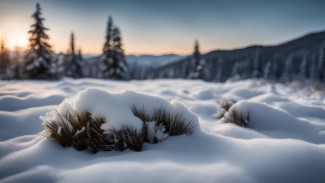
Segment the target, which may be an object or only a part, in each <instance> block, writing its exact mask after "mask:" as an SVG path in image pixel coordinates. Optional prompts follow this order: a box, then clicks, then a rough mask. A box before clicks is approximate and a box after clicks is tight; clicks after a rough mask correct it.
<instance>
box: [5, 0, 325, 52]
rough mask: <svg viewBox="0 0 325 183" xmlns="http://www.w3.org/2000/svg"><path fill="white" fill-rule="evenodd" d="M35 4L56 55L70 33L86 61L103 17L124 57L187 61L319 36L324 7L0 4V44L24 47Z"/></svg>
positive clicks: (96, 45) (175, 2) (50, 0)
mask: <svg viewBox="0 0 325 183" xmlns="http://www.w3.org/2000/svg"><path fill="white" fill-rule="evenodd" d="M36 2H39V3H40V5H41V9H42V16H43V18H45V22H44V25H45V26H46V27H47V28H49V29H50V30H49V31H48V32H47V33H48V35H49V37H50V40H49V43H50V44H51V45H52V49H53V51H55V52H67V50H68V48H69V40H70V34H71V32H72V31H73V32H74V34H75V41H76V46H77V47H78V48H81V49H82V52H83V53H86V54H100V53H101V52H102V47H103V44H104V41H105V40H104V38H105V31H106V25H107V20H108V17H109V15H111V16H112V18H113V22H114V25H116V26H117V27H119V28H120V30H121V33H122V39H123V40H122V41H123V45H124V46H123V47H124V49H125V52H126V54H155V55H159V54H168V53H175V54H183V55H186V54H190V53H191V52H192V51H193V49H194V48H193V46H194V41H195V40H196V39H197V40H199V43H200V49H201V52H203V53H206V52H209V51H212V50H217V49H234V48H241V47H246V46H249V45H254V44H263V45H273V44H278V43H281V42H285V41H288V40H291V39H294V38H297V37H299V36H302V35H305V34H307V33H310V32H317V31H323V30H325V19H324V17H325V0H268V1H266V0H195V1H190V0H163V1H160V0H159V1H158V0H116V1H112V0H89V1H88V0H38V1H36V0H0V38H2V39H4V40H5V43H6V45H7V47H9V48H10V49H13V48H14V47H15V46H21V47H24V46H27V44H28V37H29V35H28V30H29V29H30V25H31V24H33V22H34V20H33V18H32V17H31V15H32V14H33V12H34V11H35V4H36Z"/></svg>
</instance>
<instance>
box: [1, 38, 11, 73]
mask: <svg viewBox="0 0 325 183" xmlns="http://www.w3.org/2000/svg"><path fill="white" fill-rule="evenodd" d="M9 65H10V56H9V52H8V50H7V48H6V47H5V44H4V41H3V40H2V41H1V48H0V79H7V78H8V77H7V74H8V69H9Z"/></svg>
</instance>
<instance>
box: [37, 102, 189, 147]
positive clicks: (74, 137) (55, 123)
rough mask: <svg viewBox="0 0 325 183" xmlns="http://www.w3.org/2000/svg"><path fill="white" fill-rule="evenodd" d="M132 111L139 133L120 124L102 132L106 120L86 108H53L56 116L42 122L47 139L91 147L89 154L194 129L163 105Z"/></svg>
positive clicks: (75, 145) (162, 138)
mask: <svg viewBox="0 0 325 183" xmlns="http://www.w3.org/2000/svg"><path fill="white" fill-rule="evenodd" d="M132 111H133V113H134V115H135V116H137V117H138V118H140V119H141V120H142V122H143V126H142V129H141V131H140V132H139V131H137V130H136V129H134V128H133V127H130V126H122V128H121V129H118V130H117V129H110V130H109V131H107V132H106V133H104V130H103V129H102V128H101V126H102V124H104V123H105V119H104V118H103V117H93V116H92V114H91V113H90V112H88V111H86V112H82V113H79V112H76V111H68V112H65V113H64V114H60V113H59V112H58V111H56V115H57V118H56V119H50V120H49V121H44V123H43V125H44V127H45V131H46V132H47V133H48V134H50V138H52V139H54V140H55V141H57V142H58V143H60V144H61V145H62V146H63V147H68V146H72V147H74V148H75V149H77V150H79V151H82V150H90V151H91V152H92V153H96V152H98V151H100V150H102V151H112V150H118V151H124V150H125V149H130V150H133V151H141V150H142V146H143V143H145V142H147V143H158V142H161V141H162V140H164V139H166V138H167V137H168V136H176V135H182V134H190V133H192V132H193V130H194V128H195V125H193V124H192V123H191V122H187V121H186V120H185V118H184V117H183V115H182V114H170V113H169V112H167V111H166V110H164V109H162V108H160V109H157V110H154V114H153V115H152V116H150V115H148V113H146V112H145V110H144V108H143V109H138V108H136V107H135V106H134V107H133V108H132ZM149 124H150V128H151V129H150V130H149V129H148V128H149ZM149 135H150V137H149Z"/></svg>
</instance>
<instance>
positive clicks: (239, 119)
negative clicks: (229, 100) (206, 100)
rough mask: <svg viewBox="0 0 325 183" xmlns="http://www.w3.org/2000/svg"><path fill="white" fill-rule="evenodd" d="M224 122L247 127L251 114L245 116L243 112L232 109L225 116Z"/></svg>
mask: <svg viewBox="0 0 325 183" xmlns="http://www.w3.org/2000/svg"><path fill="white" fill-rule="evenodd" d="M224 121H225V122H226V123H234V124H236V125H238V126H243V127H247V126H248V122H249V112H247V114H243V112H242V111H241V112H239V111H238V110H236V109H232V110H230V111H229V112H227V113H226V114H225V116H224Z"/></svg>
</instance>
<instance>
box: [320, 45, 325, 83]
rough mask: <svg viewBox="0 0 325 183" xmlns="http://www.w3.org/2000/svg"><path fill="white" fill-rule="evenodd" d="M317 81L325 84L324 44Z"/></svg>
mask: <svg viewBox="0 0 325 183" xmlns="http://www.w3.org/2000/svg"><path fill="white" fill-rule="evenodd" d="M319 81H320V82H323V83H325V43H324V46H323V47H322V54H321V57H320V67H319Z"/></svg>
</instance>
